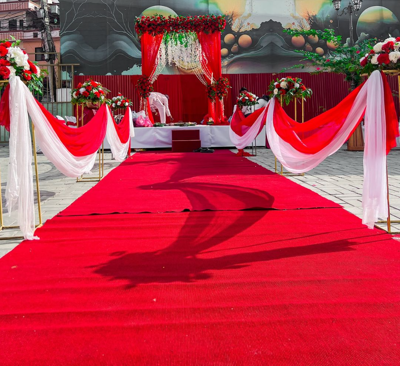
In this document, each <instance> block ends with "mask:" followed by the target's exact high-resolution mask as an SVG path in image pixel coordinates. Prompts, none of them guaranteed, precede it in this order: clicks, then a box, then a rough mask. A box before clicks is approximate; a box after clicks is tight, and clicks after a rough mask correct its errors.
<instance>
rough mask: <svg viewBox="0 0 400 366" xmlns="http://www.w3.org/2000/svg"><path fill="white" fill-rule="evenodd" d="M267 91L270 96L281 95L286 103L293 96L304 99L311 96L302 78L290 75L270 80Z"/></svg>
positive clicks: (293, 97) (310, 91)
mask: <svg viewBox="0 0 400 366" xmlns="http://www.w3.org/2000/svg"><path fill="white" fill-rule="evenodd" d="M268 91H269V93H268V94H269V96H270V97H274V96H275V97H277V96H281V97H282V99H283V100H284V101H285V103H286V105H288V104H289V103H290V102H291V101H292V100H293V99H295V98H298V99H305V98H310V97H311V96H312V90H311V89H309V88H307V87H306V86H305V85H304V84H303V83H302V79H300V78H296V77H292V76H287V77H285V78H282V79H276V81H272V82H271V84H270V85H269V88H268Z"/></svg>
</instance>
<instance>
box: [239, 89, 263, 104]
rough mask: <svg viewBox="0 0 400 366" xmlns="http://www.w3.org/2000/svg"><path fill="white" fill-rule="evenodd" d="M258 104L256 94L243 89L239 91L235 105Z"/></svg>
mask: <svg viewBox="0 0 400 366" xmlns="http://www.w3.org/2000/svg"><path fill="white" fill-rule="evenodd" d="M256 104H258V102H257V95H255V94H253V93H250V92H248V91H247V90H244V91H243V92H241V93H240V94H239V96H238V98H237V105H238V106H239V107H240V108H242V107H249V106H253V105H256Z"/></svg>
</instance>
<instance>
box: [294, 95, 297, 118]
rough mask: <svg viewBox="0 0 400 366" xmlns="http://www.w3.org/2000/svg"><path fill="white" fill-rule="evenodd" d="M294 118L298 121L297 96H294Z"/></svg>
mask: <svg viewBox="0 0 400 366" xmlns="http://www.w3.org/2000/svg"><path fill="white" fill-rule="evenodd" d="M294 120H295V121H296V122H297V98H294Z"/></svg>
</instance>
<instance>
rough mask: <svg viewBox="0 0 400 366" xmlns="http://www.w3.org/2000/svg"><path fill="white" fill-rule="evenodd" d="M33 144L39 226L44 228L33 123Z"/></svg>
mask: <svg viewBox="0 0 400 366" xmlns="http://www.w3.org/2000/svg"><path fill="white" fill-rule="evenodd" d="M32 143H33V158H34V160H35V175H36V191H37V200H38V213H39V226H42V225H43V222H42V206H41V204H40V187H39V172H38V164H37V154H36V138H35V126H34V125H33V123H32Z"/></svg>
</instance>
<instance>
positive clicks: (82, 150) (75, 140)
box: [37, 102, 108, 156]
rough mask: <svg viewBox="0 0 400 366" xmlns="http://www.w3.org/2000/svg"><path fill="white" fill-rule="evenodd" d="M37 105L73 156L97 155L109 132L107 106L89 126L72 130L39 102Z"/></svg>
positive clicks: (99, 111) (101, 108) (101, 109)
mask: <svg viewBox="0 0 400 366" xmlns="http://www.w3.org/2000/svg"><path fill="white" fill-rule="evenodd" d="M37 104H38V105H39V107H40V109H41V110H42V112H43V114H44V115H45V117H46V118H47V120H48V121H49V123H50V125H51V127H52V128H53V130H54V131H55V133H56V134H57V136H58V137H59V139H60V140H61V142H62V143H63V144H64V145H65V147H66V148H67V149H68V151H69V152H70V153H71V154H72V155H74V156H86V155H89V154H93V153H95V152H96V151H97V150H98V149H99V148H100V146H101V144H102V142H103V141H104V138H105V136H106V132H107V108H108V106H107V105H105V104H103V105H102V106H101V107H100V109H99V110H98V112H97V113H96V115H95V116H94V117H93V118H92V119H91V120H90V121H89V123H88V124H86V125H84V126H83V127H79V128H71V127H68V126H66V125H65V124H64V121H61V120H59V119H57V118H55V117H54V116H53V115H52V114H51V113H49V112H48V111H47V109H46V108H45V107H44V106H43V105H42V104H40V103H39V102H37Z"/></svg>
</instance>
